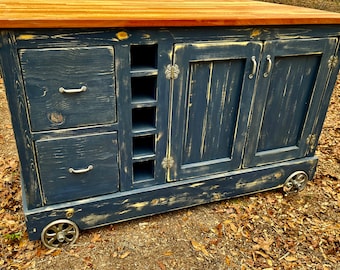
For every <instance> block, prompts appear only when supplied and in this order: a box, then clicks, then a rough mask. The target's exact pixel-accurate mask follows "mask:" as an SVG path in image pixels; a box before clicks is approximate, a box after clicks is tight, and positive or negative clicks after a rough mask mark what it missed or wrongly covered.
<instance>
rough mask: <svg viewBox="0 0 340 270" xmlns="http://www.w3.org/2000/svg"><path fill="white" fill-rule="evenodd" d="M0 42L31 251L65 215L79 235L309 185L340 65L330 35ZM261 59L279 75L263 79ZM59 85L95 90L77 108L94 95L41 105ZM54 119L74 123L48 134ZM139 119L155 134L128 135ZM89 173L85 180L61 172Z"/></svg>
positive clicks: (324, 30)
mask: <svg viewBox="0 0 340 270" xmlns="http://www.w3.org/2000/svg"><path fill="white" fill-rule="evenodd" d="M122 32H125V34H119V33H122ZM1 35H2V36H1V41H0V47H1V50H0V62H1V65H2V69H3V72H4V80H5V84H6V92H7V96H8V101H9V104H10V109H11V113H12V120H13V127H14V131H15V135H16V141H17V145H18V148H19V149H18V150H19V156H20V160H21V165H22V176H23V178H22V182H23V185H22V186H23V201H24V209H25V216H26V219H27V227H28V232H29V237H30V238H31V239H38V238H39V237H40V233H41V231H42V229H43V228H44V226H46V225H47V224H48V223H49V222H51V221H54V220H57V219H64V218H65V217H66V216H68V218H71V219H72V220H73V221H74V222H76V224H78V226H79V227H80V228H81V229H87V228H91V227H96V226H100V225H103V224H107V223H111V222H119V221H124V220H129V219H132V218H137V217H142V216H147V215H152V214H156V213H162V212H166V211H169V210H175V209H180V208H183V207H188V206H192V205H197V204H202V203H207V202H211V201H216V200H222V199H226V198H231V197H234V196H240V195H244V194H250V193H254V192H258V191H263V190H267V189H273V188H279V187H281V186H282V185H283V183H284V182H285V180H286V179H287V177H289V175H290V174H291V173H293V172H295V171H297V170H302V171H305V172H306V173H307V174H308V176H309V178H310V179H311V178H312V177H313V175H314V171H315V166H316V162H317V159H316V157H314V156H313V155H314V151H315V147H316V144H317V138H318V136H319V134H320V132H321V127H322V123H323V120H324V117H325V114H326V110H327V105H328V102H329V98H330V95H331V90H332V88H333V86H334V83H335V80H336V75H337V72H338V70H339V63H337V65H334V66H329V65H328V64H329V63H328V61H329V60H330V59H331V56H334V55H335V54H338V56H340V55H339V54H340V53H339V51H338V50H339V40H338V38H337V37H338V36H340V30H339V28H338V27H337V26H301V27H299V26H295V27H266V28H262V27H252V28H244V27H240V28H228V27H211V28H204V27H198V28H187V29H184V28H169V29H166V28H164V29H156V28H153V29H124V30H122V29H106V30H103V29H92V30H91V31H88V30H86V29H77V30H74V29H70V30H66V29H54V30H51V29H45V30H35V31H25V30H21V31H14V32H11V33H7V32H5V31H2V32H1ZM119 37H126V38H123V39H120V38H119ZM139 46H140V47H139ZM131 47H134V48H135V51H139V54H140V55H137V60H136V56H132V55H131V53H132V54H133V51H134V49H133V50H132V51H131ZM137 47H138V48H137ZM113 48H114V56H113ZM143 48H144V49H145V50H143ZM152 48H153V49H152ZM155 48H157V49H155ZM41 54H42V55H43V56H44V57H41ZM268 55H270V56H271V60H272V61H273V66H272V69H271V70H270V72H269V73H268V75H269V76H268V77H264V76H263V74H264V73H265V72H266V71H267V69H268V63H269V62H268V60H267V56H268ZM87 56H89V57H87ZM253 56H254V57H255V59H256V64H257V65H256V68H255V69H254V65H253V64H254V61H253V60H252V57H253ZM131 57H135V59H134V60H131ZM64 58H65V59H64ZM149 58H150V59H149ZM46 59H49V61H46ZM51 59H52V60H51ZM136 61H137V62H136ZM62 63H66V65H67V66H68V67H67V68H64V65H62ZM133 63H138V65H137V66H136V65H135V66H134V65H132V66H131V64H133ZM169 64H172V65H174V64H176V65H178V66H179V70H180V73H179V77H178V78H177V79H167V78H166V74H165V72H166V68H167V66H168V65H169ZM102 71H103V72H102ZM292 71H293V72H292ZM252 73H254V74H253V76H251V77H249V75H250V74H252ZM91 74H96V75H97V76H88V75H91ZM88 80H90V81H88ZM61 81H63V82H67V83H70V85H67V86H65V88H66V87H67V88H70V89H73V88H76V87H80V86H82V83H83V82H89V84H88V85H91V84H92V83H93V85H94V84H95V85H101V87H99V88H97V90H98V91H97V92H96V94H95V95H94V96H91V98H87V99H86V98H85V103H82V104H86V106H80V103H77V102H78V101H80V100H81V98H80V97H81V96H82V95H83V94H88V93H90V91H89V92H82V93H78V94H80V95H78V97H77V96H74V97H72V98H70V99H66V101H65V100H58V98H60V96H57V94H61V93H59V92H58V91H57V92H54V94H53V95H51V96H50V93H49V92H47V97H48V101H46V102H45V101H44V100H45V99H43V98H44V97H41V96H44V92H41V90H40V92H39V91H37V90H36V89H40V88H35V86H39V85H40V86H39V87H41V86H46V85H48V87H52V88H54V86H53V84H54V82H61ZM74 82H76V83H77V86H74ZM58 84H60V83H58ZM51 85H52V86H51ZM32 87H33V88H32ZM58 87H59V86H58ZM63 87H64V86H63ZM91 87H92V86H91ZM58 89H59V88H58ZM144 89H148V90H144ZM150 89H152V90H151V91H150ZM89 90H90V88H89ZM140 90H141V91H142V92H139V94H136V93H138V92H137V91H140ZM153 91H154V92H153ZM39 93H40V95H39ZM98 93H100V94H99V95H97V94H98ZM54 95H55V96H54ZM100 96H101V97H104V96H105V97H107V98H106V99H105V98H104V99H101V100H100V102H104V106H99V104H101V103H100V102H99V103H98V97H100ZM45 97H46V96H45ZM85 97H86V96H85ZM41 100H43V101H41ZM104 100H106V101H107V103H105V101H104ZM95 101H97V102H95ZM65 102H66V103H65ZM86 102H88V103H86ZM75 103H76V105H77V106H74V104H75ZM33 105H35V111H34V113H33V114H32V112H33V111H32V106H33ZM58 106H61V109H64V111H62V112H61V113H60V115H58V114H56V115H54V118H53V119H55V120H58V119H60V118H61V119H63V118H62V116H64V115H72V114H74V115H75V118H73V119H74V122H66V121H65V122H64V123H61V124H60V125H53V124H51V123H50V121H49V120H48V122H46V115H48V114H49V110H52V109H55V108H57V107H58ZM38 108H39V110H38ZM135 109H138V111H134V110H135ZM144 109H145V110H144ZM60 111H61V110H60ZM90 112H91V113H92V114H90ZM136 112H138V113H136ZM83 113H84V114H83ZM100 114H102V115H101V116H100ZM84 115H87V116H84ZM99 116H100V117H99ZM44 117H45V118H44ZM91 117H92V120H91ZM39 118H40V120H39ZM43 118H44V120H43V121H42V120H41V119H43ZM149 118H151V119H152V120H150V119H149ZM65 119H66V118H65ZM68 119H69V118H67V120H68ZM135 119H137V120H138V121H137V123H139V124H143V125H144V126H146V125H147V124H150V123H151V124H152V126H153V128H152V129H145V130H143V132H140V131H138V130H134V129H133V127H134V126H136V122H134V120H135ZM44 121H45V122H44ZM87 121H88V122H87ZM310 136H312V137H310ZM306 157H309V158H306ZM288 159H290V160H291V161H287V162H284V161H286V160H288ZM144 162H145V163H144ZM92 164H93V166H94V167H93V169H91V170H89V172H85V173H81V174H78V175H75V174H72V173H70V172H69V171H68V169H69V168H70V167H72V168H73V169H75V170H76V171H77V170H78V172H79V170H81V169H87V168H89V167H88V166H89V165H92ZM266 164H268V165H266ZM37 165H38V167H36V166H37ZM98 168H99V171H100V172H99V171H98V170H97V169H98ZM134 170H135V171H136V170H137V171H139V174H135V171H134ZM38 173H40V175H39V177H38ZM78 176H80V177H78ZM136 180H137V181H136ZM173 180H181V181H177V182H173ZM70 209H71V210H72V212H73V213H74V214H73V216H72V217H70V216H69V215H66V214H67V213H69V212H68V211H69V210H70Z"/></svg>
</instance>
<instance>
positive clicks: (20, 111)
mask: <svg viewBox="0 0 340 270" xmlns="http://www.w3.org/2000/svg"><path fill="white" fill-rule="evenodd" d="M0 33H1V35H0V37H1V38H0V64H1V65H2V70H3V79H4V82H5V88H6V95H7V101H8V104H9V109H10V112H11V120H12V125H13V129H14V136H15V140H16V144H17V150H18V154H19V159H20V167H21V176H22V179H23V180H22V185H21V188H22V194H23V196H22V197H23V205H24V207H25V208H26V209H34V208H37V207H41V206H42V205H43V202H42V195H41V189H40V185H39V182H38V176H37V170H36V167H35V157H34V148H33V147H34V145H33V141H32V135H31V134H30V132H29V123H28V119H27V110H26V101H25V96H24V91H23V89H24V87H23V84H24V83H23V81H22V76H21V68H20V64H19V57H18V54H17V50H18V48H17V44H16V39H15V37H14V33H10V32H6V31H1V32H0Z"/></svg>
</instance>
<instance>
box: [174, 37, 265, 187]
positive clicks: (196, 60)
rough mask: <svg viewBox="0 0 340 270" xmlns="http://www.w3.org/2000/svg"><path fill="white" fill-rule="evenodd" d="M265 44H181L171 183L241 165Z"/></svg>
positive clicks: (177, 49)
mask: <svg viewBox="0 0 340 270" xmlns="http://www.w3.org/2000/svg"><path fill="white" fill-rule="evenodd" d="M261 48H262V43H257V42H215V43H212V42H205V43H202V42H200V43H193V44H176V45H175V47H174V64H175V65H177V66H178V67H179V72H180V73H179V77H178V78H177V79H175V80H173V87H172V91H173V92H172V99H171V101H170V105H171V107H170V108H171V111H172V115H170V127H171V128H170V130H171V131H170V134H169V152H168V159H169V160H170V162H168V163H170V164H171V166H169V167H171V168H169V176H168V180H169V181H175V180H181V179H186V178H190V177H197V176H202V175H207V174H214V173H222V172H226V171H230V170H234V169H236V168H238V167H240V165H241V158H242V151H243V148H244V142H245V134H246V129H247V120H248V116H249V108H250V104H251V97H252V95H253V88H254V82H255V77H256V71H257V61H258V58H259V55H260V52H261Z"/></svg>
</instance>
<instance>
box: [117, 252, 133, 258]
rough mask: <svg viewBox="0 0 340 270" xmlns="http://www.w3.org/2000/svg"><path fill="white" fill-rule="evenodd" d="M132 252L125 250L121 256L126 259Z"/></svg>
mask: <svg viewBox="0 0 340 270" xmlns="http://www.w3.org/2000/svg"><path fill="white" fill-rule="evenodd" d="M130 253H131V252H130V251H126V252H124V253H123V254H122V255H120V256H119V258H121V259H125V258H126V257H127V256H129V255H130Z"/></svg>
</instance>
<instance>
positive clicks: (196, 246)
mask: <svg viewBox="0 0 340 270" xmlns="http://www.w3.org/2000/svg"><path fill="white" fill-rule="evenodd" d="M191 244H192V246H193V248H194V249H195V250H196V251H200V252H202V253H203V254H204V255H206V256H209V255H210V254H209V252H208V251H207V249H206V248H205V246H204V245H203V244H201V243H199V242H197V241H195V240H191Z"/></svg>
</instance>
